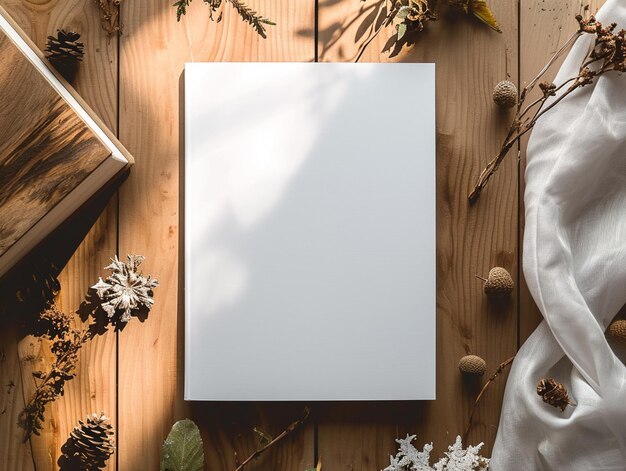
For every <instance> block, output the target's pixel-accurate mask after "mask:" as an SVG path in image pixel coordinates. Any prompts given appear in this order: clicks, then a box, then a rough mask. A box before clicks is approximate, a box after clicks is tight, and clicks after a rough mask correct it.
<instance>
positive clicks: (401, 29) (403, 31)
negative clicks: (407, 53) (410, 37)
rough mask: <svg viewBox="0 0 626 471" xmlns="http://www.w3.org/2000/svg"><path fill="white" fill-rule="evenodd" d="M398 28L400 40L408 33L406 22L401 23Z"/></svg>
mask: <svg viewBox="0 0 626 471" xmlns="http://www.w3.org/2000/svg"><path fill="white" fill-rule="evenodd" d="M396 28H397V29H398V41H400V40H401V39H402V37H403V36H404V35H405V34H406V23H400V24H399V25H398V26H397V27H396Z"/></svg>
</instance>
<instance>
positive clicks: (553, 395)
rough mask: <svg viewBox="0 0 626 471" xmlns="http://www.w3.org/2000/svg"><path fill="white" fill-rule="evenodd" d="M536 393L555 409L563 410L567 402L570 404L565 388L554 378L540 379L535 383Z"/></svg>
mask: <svg viewBox="0 0 626 471" xmlns="http://www.w3.org/2000/svg"><path fill="white" fill-rule="evenodd" d="M537 394H539V395H540V396H541V399H542V400H543V402H545V403H546V404H550V405H551V406H553V407H556V408H557V409H561V411H564V410H565V408H566V407H567V406H568V404H572V405H573V403H572V402H570V400H569V395H568V394H567V389H566V388H565V386H563V384H561V383H559V382H558V381H557V380H556V379H554V378H548V379H542V380H540V381H539V382H538V383H537Z"/></svg>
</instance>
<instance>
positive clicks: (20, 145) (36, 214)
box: [0, 33, 110, 255]
mask: <svg viewBox="0 0 626 471" xmlns="http://www.w3.org/2000/svg"><path fill="white" fill-rule="evenodd" d="M0 56H1V57H2V60H3V61H6V62H5V64H9V65H8V66H5V67H2V69H0V83H1V84H2V87H1V88H0V102H2V103H3V106H2V108H1V109H0V130H1V132H0V181H1V182H2V191H1V192H0V221H1V222H0V255H1V254H2V253H4V252H5V251H6V250H7V249H8V248H9V247H11V246H12V245H13V244H14V243H15V242H16V241H17V240H18V239H19V238H20V237H21V236H22V235H24V234H25V233H26V232H27V231H28V230H29V229H30V228H31V227H32V226H33V225H34V224H35V223H36V222H37V221H39V220H40V219H41V218H42V217H43V216H45V215H46V214H47V213H48V212H49V211H50V210H51V209H52V208H53V207H54V206H55V205H56V204H57V203H59V202H60V201H61V200H62V199H63V198H65V197H66V196H67V195H69V193H70V192H71V191H72V190H73V189H74V188H76V187H77V186H78V185H79V184H80V183H81V182H82V181H83V180H84V179H85V177H87V176H88V175H89V174H90V173H91V172H92V171H93V170H94V169H95V168H96V167H97V166H98V165H99V164H100V163H102V162H103V161H104V160H105V159H106V158H107V157H108V156H109V155H110V151H109V150H108V149H107V148H106V147H105V146H104V144H103V143H102V142H101V141H100V139H99V138H98V137H97V136H96V135H95V134H94V133H93V132H92V131H91V129H89V128H88V127H87V125H86V124H85V123H84V121H82V120H81V118H80V117H79V116H78V115H77V114H76V113H75V112H74V110H73V109H72V108H71V107H70V106H69V105H68V104H67V102H66V101H65V100H64V99H63V98H62V97H61V96H60V95H58V94H57V93H56V91H55V90H54V89H53V88H52V85H50V83H49V82H48V81H47V80H46V79H45V78H44V77H43V76H41V75H40V74H38V73H37V72H36V70H35V69H34V67H33V65H32V64H31V62H30V61H29V60H28V59H27V58H26V57H25V56H24V55H23V54H22V52H21V51H20V50H19V49H18V47H17V46H16V45H15V44H14V43H13V42H12V41H11V39H9V37H8V36H6V35H4V34H3V33H0ZM25 215H28V217H25Z"/></svg>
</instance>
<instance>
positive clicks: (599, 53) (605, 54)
mask: <svg viewBox="0 0 626 471" xmlns="http://www.w3.org/2000/svg"><path fill="white" fill-rule="evenodd" d="M576 21H578V31H576V32H575V33H574V34H573V35H572V36H571V37H570V38H569V39H568V40H567V41H566V42H565V44H564V45H563V46H562V47H561V48H560V49H559V50H558V51H557V52H556V53H555V54H554V55H553V56H552V58H551V59H550V60H549V61H548V63H547V64H546V66H545V67H544V68H543V69H542V70H541V72H540V73H539V75H537V77H535V78H534V79H533V80H532V81H531V82H530V83H529V84H528V86H526V88H524V89H523V90H522V93H521V95H520V98H519V100H518V103H517V112H516V114H515V118H514V119H513V123H512V124H511V127H510V128H509V132H508V133H507V136H506V138H505V139H504V142H503V144H502V147H501V148H500V151H499V152H498V155H496V157H495V158H494V159H493V160H491V161H490V162H489V163H488V164H487V166H486V167H485V168H484V170H483V171H482V172H481V173H480V176H479V177H478V180H477V181H476V184H475V185H474V188H473V190H472V192H471V193H470V195H469V200H470V202H475V201H476V200H477V199H478V198H479V196H480V194H481V192H482V190H483V188H484V187H485V185H486V184H487V182H488V181H489V179H490V178H491V176H492V175H493V174H494V173H495V172H496V171H497V170H498V167H499V166H500V164H501V163H502V161H503V160H504V158H505V157H506V155H507V154H508V152H509V150H511V148H512V147H513V145H514V144H515V143H516V142H517V141H518V140H519V139H520V138H521V137H522V136H523V135H524V134H526V133H527V132H529V131H530V130H531V129H532V128H533V126H534V125H535V123H536V122H537V120H538V119H539V118H541V116H543V115H544V114H545V113H547V112H548V111H550V110H551V109H552V108H553V107H555V106H556V105H557V104H559V103H560V102H561V101H562V100H563V99H564V98H565V97H567V96H568V95H569V94H570V93H572V92H574V91H575V90H577V89H579V88H581V87H584V86H585V85H589V84H590V83H593V81H594V80H595V79H596V78H597V77H599V76H601V75H603V74H605V73H607V72H612V71H617V72H623V71H625V70H626V31H624V30H623V29H622V30H620V31H618V32H615V28H616V24H615V23H612V24H610V25H609V26H606V27H605V26H603V25H602V23H600V22H599V21H597V20H596V19H595V17H594V16H590V17H589V18H587V19H585V18H583V17H582V15H577V16H576ZM584 34H592V35H595V38H594V44H593V47H591V48H590V49H589V52H588V53H587V55H586V56H585V58H584V60H583V61H582V63H581V65H580V68H579V70H578V74H577V75H576V76H575V77H571V78H569V79H568V80H565V81H564V82H563V83H561V84H558V85H557V84H554V83H552V82H545V81H544V82H541V83H540V82H539V81H540V80H541V78H542V77H543V76H544V75H545V73H546V72H547V71H548V69H549V68H550V66H551V65H552V64H553V63H554V62H555V61H556V60H557V59H558V58H559V57H560V56H561V55H562V54H563V53H565V52H566V51H568V50H569V49H570V48H571V46H572V45H573V44H574V42H575V41H576V40H577V39H578V38H579V37H580V36H582V35H584ZM536 85H538V86H539V89H540V90H541V92H542V93H541V96H540V97H539V98H538V99H536V100H534V101H533V102H531V103H530V104H528V105H526V103H525V100H526V98H527V96H528V94H529V93H530V91H531V90H533V89H534V87H535V86H536ZM557 95H558V96H557ZM551 97H555V98H553V99H551V100H549V99H550V98H551Z"/></svg>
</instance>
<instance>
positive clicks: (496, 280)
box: [481, 267, 515, 298]
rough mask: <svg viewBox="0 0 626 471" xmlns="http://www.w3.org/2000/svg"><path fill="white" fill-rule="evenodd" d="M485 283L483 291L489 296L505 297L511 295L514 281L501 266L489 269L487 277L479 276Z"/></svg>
mask: <svg viewBox="0 0 626 471" xmlns="http://www.w3.org/2000/svg"><path fill="white" fill-rule="evenodd" d="M481 279H482V280H483V281H484V282H485V285H484V287H483V291H484V292H485V294H486V295H487V296H489V297H490V298H506V297H508V296H510V295H511V293H512V292H513V288H515V283H514V281H513V277H511V274H510V273H509V272H508V271H506V270H505V269H504V268H502V267H494V268H492V269H491V270H489V275H488V276H487V279H486V280H485V279H484V278H481Z"/></svg>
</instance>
